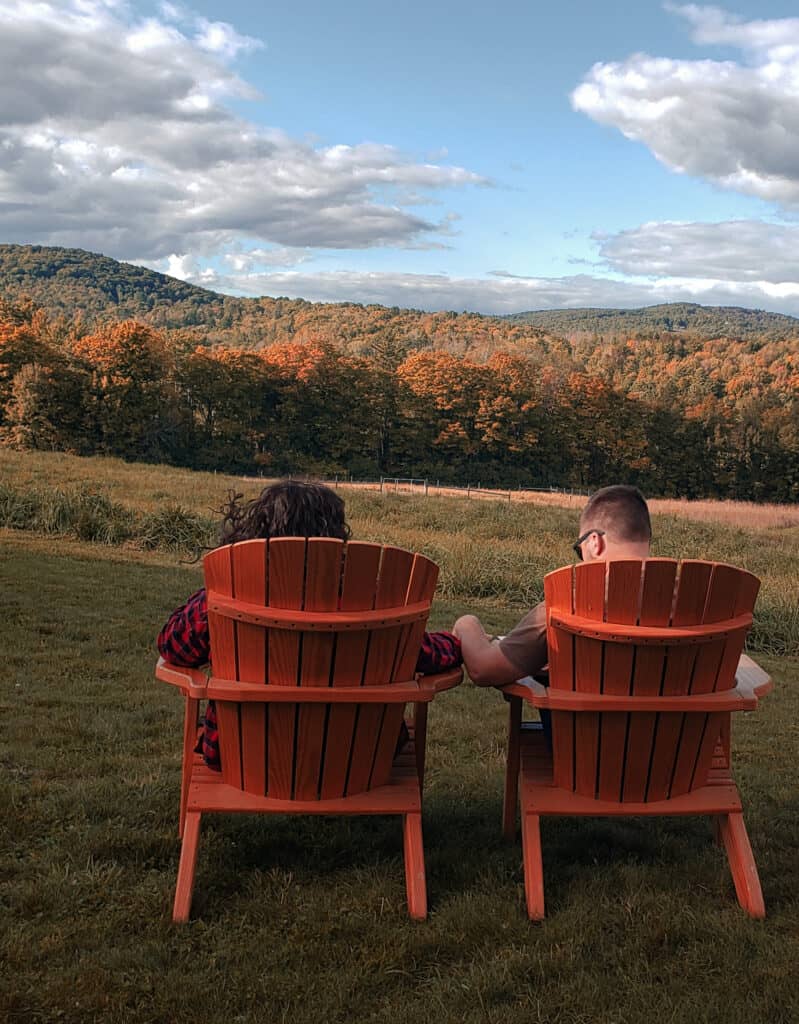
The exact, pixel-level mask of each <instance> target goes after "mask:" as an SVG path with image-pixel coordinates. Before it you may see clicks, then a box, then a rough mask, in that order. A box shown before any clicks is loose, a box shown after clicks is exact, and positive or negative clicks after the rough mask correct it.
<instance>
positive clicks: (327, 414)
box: [0, 300, 799, 501]
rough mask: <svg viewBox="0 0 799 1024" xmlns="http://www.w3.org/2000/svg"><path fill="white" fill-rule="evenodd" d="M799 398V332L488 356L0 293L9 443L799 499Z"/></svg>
mask: <svg viewBox="0 0 799 1024" xmlns="http://www.w3.org/2000/svg"><path fill="white" fill-rule="evenodd" d="M310 308H312V309H313V308H314V307H310ZM327 308H330V307H327ZM333 308H336V307H333ZM386 312H390V311H386ZM492 323H495V322H492ZM798 396H799V341H797V340H795V339H794V340H787V341H780V342H777V341H770V342H761V341H760V340H754V339H750V340H749V341H736V340H729V339H714V340H702V339H697V338H691V337H682V336H680V335H677V334H674V335H672V334H669V335H667V336H666V337H665V338H649V339H647V338H639V339H636V338H627V339H614V340H606V339H599V338H588V339H582V340H579V339H578V340H575V341H573V342H572V341H569V340H566V339H558V338H555V337H550V336H543V335H542V336H539V337H537V338H535V339H531V340H530V341H529V344H527V345H525V346H519V347H518V348H517V350H516V351H503V350H496V351H494V353H493V354H491V355H489V356H488V358H485V357H483V358H478V357H477V356H471V355H470V356H464V355H460V354H457V353H455V352H453V351H447V350H434V349H430V348H422V349H414V347H413V346H412V345H411V344H410V343H409V339H408V338H406V337H404V336H401V335H400V336H399V337H397V338H396V339H395V341H393V342H388V341H387V340H386V339H380V340H379V341H375V343H374V345H373V346H372V348H371V350H370V351H367V350H362V351H361V352H360V353H357V352H353V351H352V350H351V349H350V348H349V347H348V346H347V345H342V344H334V343H333V342H332V341H330V340H328V338H327V337H326V336H325V335H324V334H321V335H315V334H314V333H313V332H312V331H309V332H308V333H307V334H304V335H303V336H302V337H301V339H300V340H298V341H293V342H278V343H274V344H272V345H268V346H266V347H263V346H262V347H260V348H259V349H257V350H253V349H249V350H247V349H243V348H238V349H237V348H231V347H226V346H215V347H208V346H202V345H197V344H195V343H194V342H192V341H191V339H187V338H186V337H185V336H184V335H183V334H182V333H181V332H162V331H159V330H157V329H156V328H155V327H153V326H151V325H150V324H147V323H143V322H141V321H136V320H127V321H123V322H113V321H111V320H110V319H109V320H108V321H107V322H105V323H103V324H101V325H95V326H94V327H92V328H91V329H89V328H88V327H87V325H86V322H85V321H84V320H82V319H81V318H80V317H76V318H74V319H71V320H70V319H67V318H65V317H57V318H53V317H51V316H50V315H49V314H48V313H47V312H46V311H44V310H42V309H37V308H36V306H35V305H34V304H33V303H31V302H25V301H20V302H13V301H8V300H0V443H2V444H4V445H7V446H10V447H14V448H23V449H24V448H34V449H53V450H65V451H74V452H77V453H82V454H92V453H104V454H111V455H118V456H122V457H124V458H127V459H139V460H147V461H161V462H170V463H174V464H177V465H185V466H191V467H194V468H205V469H223V470H227V471H241V472H247V473H253V472H262V473H264V474H267V475H270V476H272V475H278V474H285V473H313V474H332V473H336V472H338V473H342V472H351V473H353V474H355V475H356V476H358V477H368V476H376V475H378V474H384V475H391V476H395V475H396V476H414V477H432V478H434V479H440V480H441V481H442V482H449V483H461V484H465V483H469V482H471V483H475V482H480V483H482V484H483V485H500V486H514V485H517V484H518V485H520V486H527V487H529V486H547V485H559V486H573V487H579V488H583V489H585V488H594V487H597V486H600V485H602V484H606V483H609V482H613V481H619V480H624V481H629V482H634V483H637V484H639V485H640V486H641V487H642V488H643V489H644V490H645V491H646V492H647V493H648V494H650V495H652V496H656V495H680V496H688V497H699V496H710V497H731V498H743V499H754V500H758V499H763V500H765V499H769V500H776V501H796V500H797V499H798V498H799V398H798Z"/></svg>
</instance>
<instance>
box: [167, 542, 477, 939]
mask: <svg viewBox="0 0 799 1024" xmlns="http://www.w3.org/2000/svg"><path fill="white" fill-rule="evenodd" d="M204 568H205V582H206V588H207V592H208V622H209V627H210V638H211V650H212V652H213V654H212V657H213V669H212V674H211V675H210V676H207V675H206V673H205V672H203V671H201V670H192V669H184V668H177V667H175V666H172V665H169V664H167V663H166V662H164V661H163V659H162V660H160V661H159V662H158V666H157V668H156V676H157V677H158V678H159V679H161V680H163V681H164V682H167V683H171V684H172V685H174V686H177V687H178V688H179V689H180V690H181V691H182V692H183V693H184V694H185V696H186V713H185V725H184V736H183V782H182V787H181V801H180V835H181V836H182V839H183V843H182V848H181V854H180V866H179V868H178V878H177V891H176V894H175V904H174V912H173V918H174V920H175V921H185V920H187V919H188V916H189V910H190V907H191V896H192V888H193V884H194V872H195V864H196V859H197V846H198V842H199V836H200V823H201V819H202V815H203V814H208V813H211V812H226V813H228V812H241V811H250V812H252V811H255V812H261V813H279V814H400V815H402V818H403V829H404V850H405V880H406V889H407V896H408V909H409V912H410V915H411V917H413V918H417V919H423V918H424V917H425V916H426V914H427V890H426V883H425V867H424V850H423V846H422V818H421V809H422V780H423V776H424V759H425V740H426V724H427V704H428V703H429V701H431V700H432V699H433V697H434V696H435V695H436V693H438V692H440V691H441V690H445V689H449V688H450V687H453V686H455V685H457V684H458V683H459V682H460V681H461V678H462V672H461V670H460V669H456V670H454V671H451V672H448V673H445V674H442V675H438V676H429V677H418V678H417V677H415V675H414V669H415V666H416V659H417V656H418V654H419V648H420V644H421V640H422V635H423V633H424V629H425V623H426V621H427V616H428V613H429V611H430V603H431V600H432V597H433V592H434V590H435V586H436V580H437V578H438V567H437V566H436V565H435V564H434V563H433V562H431V561H430V560H429V559H427V558H425V557H423V556H422V555H418V554H417V555H414V554H411V553H410V552H408V551H403V550H401V549H400V548H394V547H380V546H379V545H376V544H363V543H355V542H353V543H348V544H346V545H345V544H344V543H343V542H342V541H339V540H331V539H327V538H323V539H322V538H320V539H316V538H314V539H311V540H308V541H306V540H305V539H302V538H299V539H298V538H280V539H275V540H271V541H265V540H253V541H246V542H244V543H239V544H233V545H228V546H226V547H222V548H217V549H216V550H215V551H213V552H211V553H210V554H209V555H207V556H206V557H205V559H204ZM208 698H210V699H213V700H214V701H216V708H217V719H218V726H219V746H220V756H221V760H222V771H221V774H220V773H219V772H215V771H213V770H211V769H210V768H207V767H206V766H205V765H204V764H203V761H202V758H201V757H200V755H199V754H195V753H194V752H193V751H194V747H195V745H196V740H197V725H198V714H199V709H200V702H201V701H203V700H205V699H208ZM406 703H412V704H414V706H415V716H414V721H413V723H412V725H411V726H410V732H411V742H410V743H408V744H406V745H405V747H404V749H403V750H402V752H401V753H399V754H396V753H395V751H396V747H397V743H398V739H399V736H400V730H401V727H402V721H403V713H404V708H405V704H406Z"/></svg>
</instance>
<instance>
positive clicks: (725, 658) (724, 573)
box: [691, 565, 760, 789]
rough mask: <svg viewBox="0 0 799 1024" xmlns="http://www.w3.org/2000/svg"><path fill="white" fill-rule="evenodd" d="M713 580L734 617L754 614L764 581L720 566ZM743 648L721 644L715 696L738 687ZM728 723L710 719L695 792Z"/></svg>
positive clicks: (737, 641) (720, 717)
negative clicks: (727, 599)
mask: <svg viewBox="0 0 799 1024" xmlns="http://www.w3.org/2000/svg"><path fill="white" fill-rule="evenodd" d="M713 576H714V589H715V587H718V588H719V590H721V591H724V590H729V593H730V600H731V603H732V608H733V612H732V614H733V615H737V614H740V613H743V612H751V611H753V609H754V606H755V600H756V599H757V594H758V590H759V589H760V581H759V580H758V579H757V577H756V576H753V575H752V574H751V573H748V572H743V571H742V570H740V569H735V568H733V567H732V566H729V565H719V566H716V569H715V571H714V574H713ZM716 577H718V578H716ZM706 614H718V613H717V612H715V611H711V612H709V613H708V612H706ZM743 645H744V638H743V636H740V635H738V636H734V635H733V636H729V637H727V638H726V639H725V640H724V641H723V644H720V646H721V656H720V658H719V663H718V669H717V671H716V678H715V681H714V684H713V690H714V692H715V691H718V690H721V691H723V690H729V689H731V688H732V687H733V686H734V685H735V670H736V668H737V665H738V659H739V658H740V656H741V654H742V652H743ZM728 722H729V714H715V715H709V716H708V719H707V722H706V723H705V730H704V732H703V734H702V740H701V742H700V744H699V750H698V752H697V756H696V766H695V768H694V774H693V778H692V780H691V788H692V789H693V788H695V787H696V786H701V785H702V784H703V783H704V780H705V779H706V778H707V776H708V772H709V771H710V769H711V766H712V762H713V752H714V750H715V748H716V744H717V743H718V740H719V737H720V736H721V733H722V730H723V728H724V726H725V724H726V723H728Z"/></svg>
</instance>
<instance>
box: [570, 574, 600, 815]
mask: <svg viewBox="0 0 799 1024" xmlns="http://www.w3.org/2000/svg"><path fill="white" fill-rule="evenodd" d="M605 573H606V564H605V563H604V562H587V563H585V564H583V565H578V566H576V567H575V570H574V613H575V615H581V616H584V617H585V618H586V619H590V620H592V621H596V622H602V621H603V620H604V617H605ZM574 689H575V690H576V691H577V692H579V693H601V692H602V641H601V640H593V639H590V638H588V637H582V636H577V637H575V638H574ZM598 767H599V713H598V712H595V711H589V712H585V713H583V714H579V715H577V718H576V721H575V726H574V788H575V791H576V792H577V793H581V794H582V795H583V796H596V791H597V785H598Z"/></svg>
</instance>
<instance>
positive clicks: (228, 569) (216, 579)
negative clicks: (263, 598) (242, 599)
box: [203, 547, 238, 679]
mask: <svg viewBox="0 0 799 1024" xmlns="http://www.w3.org/2000/svg"><path fill="white" fill-rule="evenodd" d="M230 550H231V549H230V548H229V547H224V548H217V550H216V551H212V552H211V553H210V554H208V555H206V556H205V558H204V559H203V569H204V570H205V585H206V588H207V589H208V590H218V591H219V592H220V593H221V594H226V595H227V596H228V597H232V596H233V565H232V563H231V559H230ZM208 629H209V633H210V638H211V650H212V651H213V667H214V672H217V673H218V674H219V675H221V676H224V677H225V678H226V679H238V663H237V661H236V632H235V627H234V624H233V622H232V621H231V620H230V619H226V618H224V617H223V616H221V615H215V614H214V613H213V612H209V613H208Z"/></svg>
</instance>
